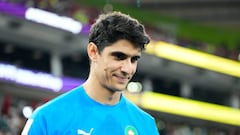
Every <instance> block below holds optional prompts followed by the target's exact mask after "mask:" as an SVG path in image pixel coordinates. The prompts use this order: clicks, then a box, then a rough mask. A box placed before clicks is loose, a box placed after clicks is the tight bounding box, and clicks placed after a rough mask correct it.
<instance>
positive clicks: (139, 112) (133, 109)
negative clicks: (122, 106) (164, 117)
mask: <svg viewBox="0 0 240 135" xmlns="http://www.w3.org/2000/svg"><path fill="white" fill-rule="evenodd" d="M123 98H124V100H125V102H126V107H127V109H128V110H129V111H130V113H133V114H134V115H135V117H137V118H139V119H143V120H148V121H154V118H153V117H152V115H150V114H149V113H148V112H146V111H145V110H144V109H143V108H141V107H140V106H137V105H136V104H134V103H133V102H132V101H130V100H128V99H127V98H126V97H123Z"/></svg>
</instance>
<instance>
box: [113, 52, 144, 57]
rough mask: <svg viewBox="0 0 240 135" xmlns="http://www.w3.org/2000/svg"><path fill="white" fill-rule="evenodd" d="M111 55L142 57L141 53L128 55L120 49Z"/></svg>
mask: <svg viewBox="0 0 240 135" xmlns="http://www.w3.org/2000/svg"><path fill="white" fill-rule="evenodd" d="M111 55H112V56H117V55H122V56H125V57H129V56H130V57H132V58H137V59H139V58H141V55H133V56H131V55H127V54H126V53H123V52H120V51H115V52H112V53H111Z"/></svg>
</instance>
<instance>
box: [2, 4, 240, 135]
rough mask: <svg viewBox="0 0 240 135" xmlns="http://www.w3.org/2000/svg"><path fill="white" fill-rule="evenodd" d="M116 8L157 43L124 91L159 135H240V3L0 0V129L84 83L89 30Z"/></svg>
mask: <svg viewBox="0 0 240 135" xmlns="http://www.w3.org/2000/svg"><path fill="white" fill-rule="evenodd" d="M113 10H117V11H122V12H124V13H127V14H129V15H131V16H133V17H135V18H137V19H139V20H140V21H141V22H142V23H143V24H144V25H145V26H146V30H147V33H148V34H149V35H150V37H151V39H152V41H151V43H150V45H149V46H148V47H147V49H146V51H145V52H144V54H143V55H144V57H143V58H142V59H141V60H140V63H139V69H138V71H137V73H136V75H135V76H134V78H133V80H132V82H131V83H130V84H129V86H128V87H127V91H126V93H125V94H126V96H127V97H128V98H129V99H130V100H132V101H133V102H135V103H136V104H137V105H139V106H140V107H142V108H143V109H145V110H146V111H148V112H149V113H151V114H152V115H153V116H154V117H155V118H156V120H157V124H158V128H159V132H160V133H161V135H240V109H239V108H240V62H239V61H240V1H239V0H195V1H193V0H68V1H66V0H0V108H1V113H0V134H8V135H9V134H10V135H18V134H20V132H21V130H22V127H23V125H24V123H25V121H26V118H27V117H28V116H29V115H30V114H31V112H32V110H34V109H35V108H36V107H38V106H39V105H41V104H43V103H45V102H47V101H48V100H50V99H51V98H53V97H55V96H57V95H59V94H61V93H64V92H66V91H68V90H70V89H71V88H73V87H76V86H78V85H80V84H82V83H83V82H84V80H86V78H87V75H88V72H89V71H88V66H89V65H88V58H87V55H86V52H85V49H86V45H87V41H88V32H89V27H90V25H91V24H92V23H93V22H94V18H95V17H97V16H98V14H100V13H103V12H110V11H113Z"/></svg>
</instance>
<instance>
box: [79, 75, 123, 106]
mask: <svg viewBox="0 0 240 135" xmlns="http://www.w3.org/2000/svg"><path fill="white" fill-rule="evenodd" d="M83 87H84V89H85V91H86V93H87V94H88V96H89V97H91V98H92V99H93V100H95V101H97V102H99V103H101V104H107V105H114V104H117V103H118V102H119V100H120V97H121V92H117V91H111V90H109V89H107V88H104V87H102V86H101V85H100V84H99V83H97V82H94V81H92V80H91V79H90V78H89V79H88V80H87V81H86V82H85V83H84V84H83Z"/></svg>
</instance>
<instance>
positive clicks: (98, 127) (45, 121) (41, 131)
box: [22, 86, 159, 135]
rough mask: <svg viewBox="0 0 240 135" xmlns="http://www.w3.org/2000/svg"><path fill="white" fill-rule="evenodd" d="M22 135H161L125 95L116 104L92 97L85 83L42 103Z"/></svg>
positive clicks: (152, 120) (151, 121)
mask: <svg viewBox="0 0 240 135" xmlns="http://www.w3.org/2000/svg"><path fill="white" fill-rule="evenodd" d="M22 135H159V132H158V130H157V127H156V124H155V120H154V118H153V117H152V116H151V115H149V114H148V113H146V112H144V111H143V110H142V109H140V108H139V107H138V106H136V105H134V104H133V103H131V102H130V101H129V100H127V99H126V98H125V97H124V96H123V95H122V96H121V99H120V101H119V103H117V104H116V105H104V104H101V103H99V102H96V101H95V100H93V99H91V98H90V97H89V96H88V95H87V94H86V92H85V90H84V88H83V87H82V86H79V87H77V88H75V89H73V90H71V91H70V92H67V93H65V94H63V95H61V96H59V97H57V98H55V99H53V100H51V101H49V102H48V103H46V104H44V105H42V106H41V107H39V108H38V109H36V111H35V112H34V113H33V115H32V117H31V118H29V119H28V121H27V124H26V125H25V127H24V130H23V133H22Z"/></svg>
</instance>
